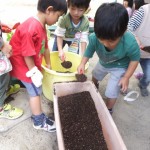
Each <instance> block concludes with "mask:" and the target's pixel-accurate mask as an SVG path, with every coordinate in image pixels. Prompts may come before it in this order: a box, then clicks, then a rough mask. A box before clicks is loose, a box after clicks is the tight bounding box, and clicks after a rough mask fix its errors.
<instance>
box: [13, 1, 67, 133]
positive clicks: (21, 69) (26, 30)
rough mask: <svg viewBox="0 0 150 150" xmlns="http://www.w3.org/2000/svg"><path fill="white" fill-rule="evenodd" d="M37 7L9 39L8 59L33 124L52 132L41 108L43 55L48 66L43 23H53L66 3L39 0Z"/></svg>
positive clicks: (51, 126)
mask: <svg viewBox="0 0 150 150" xmlns="http://www.w3.org/2000/svg"><path fill="white" fill-rule="evenodd" d="M37 10H38V12H37V15H36V16H34V17H30V18H28V19H27V20H26V21H24V22H23V23H22V24H20V25H19V26H18V28H17V29H16V31H15V33H14V35H13V36H12V38H11V40H10V44H11V46H12V50H13V55H12V57H11V58H10V60H11V63H12V66H13V70H12V72H11V75H12V76H13V77H15V78H17V79H19V80H21V82H22V83H23V84H24V86H25V87H26V89H27V92H28V94H29V96H30V101H29V103H30V108H31V111H32V117H31V118H32V120H33V127H34V128H35V129H42V130H46V131H48V132H54V131H55V130H56V128H55V122H54V121H53V120H51V119H49V118H48V117H47V116H46V115H45V114H44V113H43V112H42V109H41V99H40V95H41V93H42V87H41V85H42V78H43V75H42V73H41V62H42V58H43V56H44V58H45V62H46V67H47V68H50V67H51V64H50V53H49V49H48V41H47V33H46V24H47V25H52V24H54V23H56V21H57V20H58V18H59V17H60V16H61V15H63V14H64V13H66V11H67V5H66V1H65V0H61V1H60V0H38V5H37Z"/></svg>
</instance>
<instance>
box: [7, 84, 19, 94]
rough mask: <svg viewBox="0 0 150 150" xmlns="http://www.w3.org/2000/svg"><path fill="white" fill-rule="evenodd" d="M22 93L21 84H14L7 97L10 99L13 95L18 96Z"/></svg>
mask: <svg viewBox="0 0 150 150" xmlns="http://www.w3.org/2000/svg"><path fill="white" fill-rule="evenodd" d="M19 91H20V85H19V84H14V85H11V86H10V88H9V89H8V91H7V93H6V96H7V97H9V96H10V95H12V94H16V93H17V92H19Z"/></svg>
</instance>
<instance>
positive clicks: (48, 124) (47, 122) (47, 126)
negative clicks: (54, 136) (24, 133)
mask: <svg viewBox="0 0 150 150" xmlns="http://www.w3.org/2000/svg"><path fill="white" fill-rule="evenodd" d="M33 127H34V128H35V129H37V130H45V131H47V132H55V131H56V126H55V122H54V121H53V120H51V119H49V118H48V117H46V116H45V118H44V121H43V124H41V125H38V126H36V125H34V124H33Z"/></svg>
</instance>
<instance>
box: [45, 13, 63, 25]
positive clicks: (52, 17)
mask: <svg viewBox="0 0 150 150" xmlns="http://www.w3.org/2000/svg"><path fill="white" fill-rule="evenodd" d="M62 15H63V12H61V11H50V13H49V14H47V17H46V24H47V25H53V24H55V23H56V22H57V21H58V19H59V17H60V16H62Z"/></svg>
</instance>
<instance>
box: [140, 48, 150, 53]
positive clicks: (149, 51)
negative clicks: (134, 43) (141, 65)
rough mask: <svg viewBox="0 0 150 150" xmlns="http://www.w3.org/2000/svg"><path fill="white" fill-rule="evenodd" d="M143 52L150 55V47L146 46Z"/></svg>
mask: <svg viewBox="0 0 150 150" xmlns="http://www.w3.org/2000/svg"><path fill="white" fill-rule="evenodd" d="M142 50H143V51H145V52H148V53H150V46H146V47H144V48H143V49H142Z"/></svg>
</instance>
